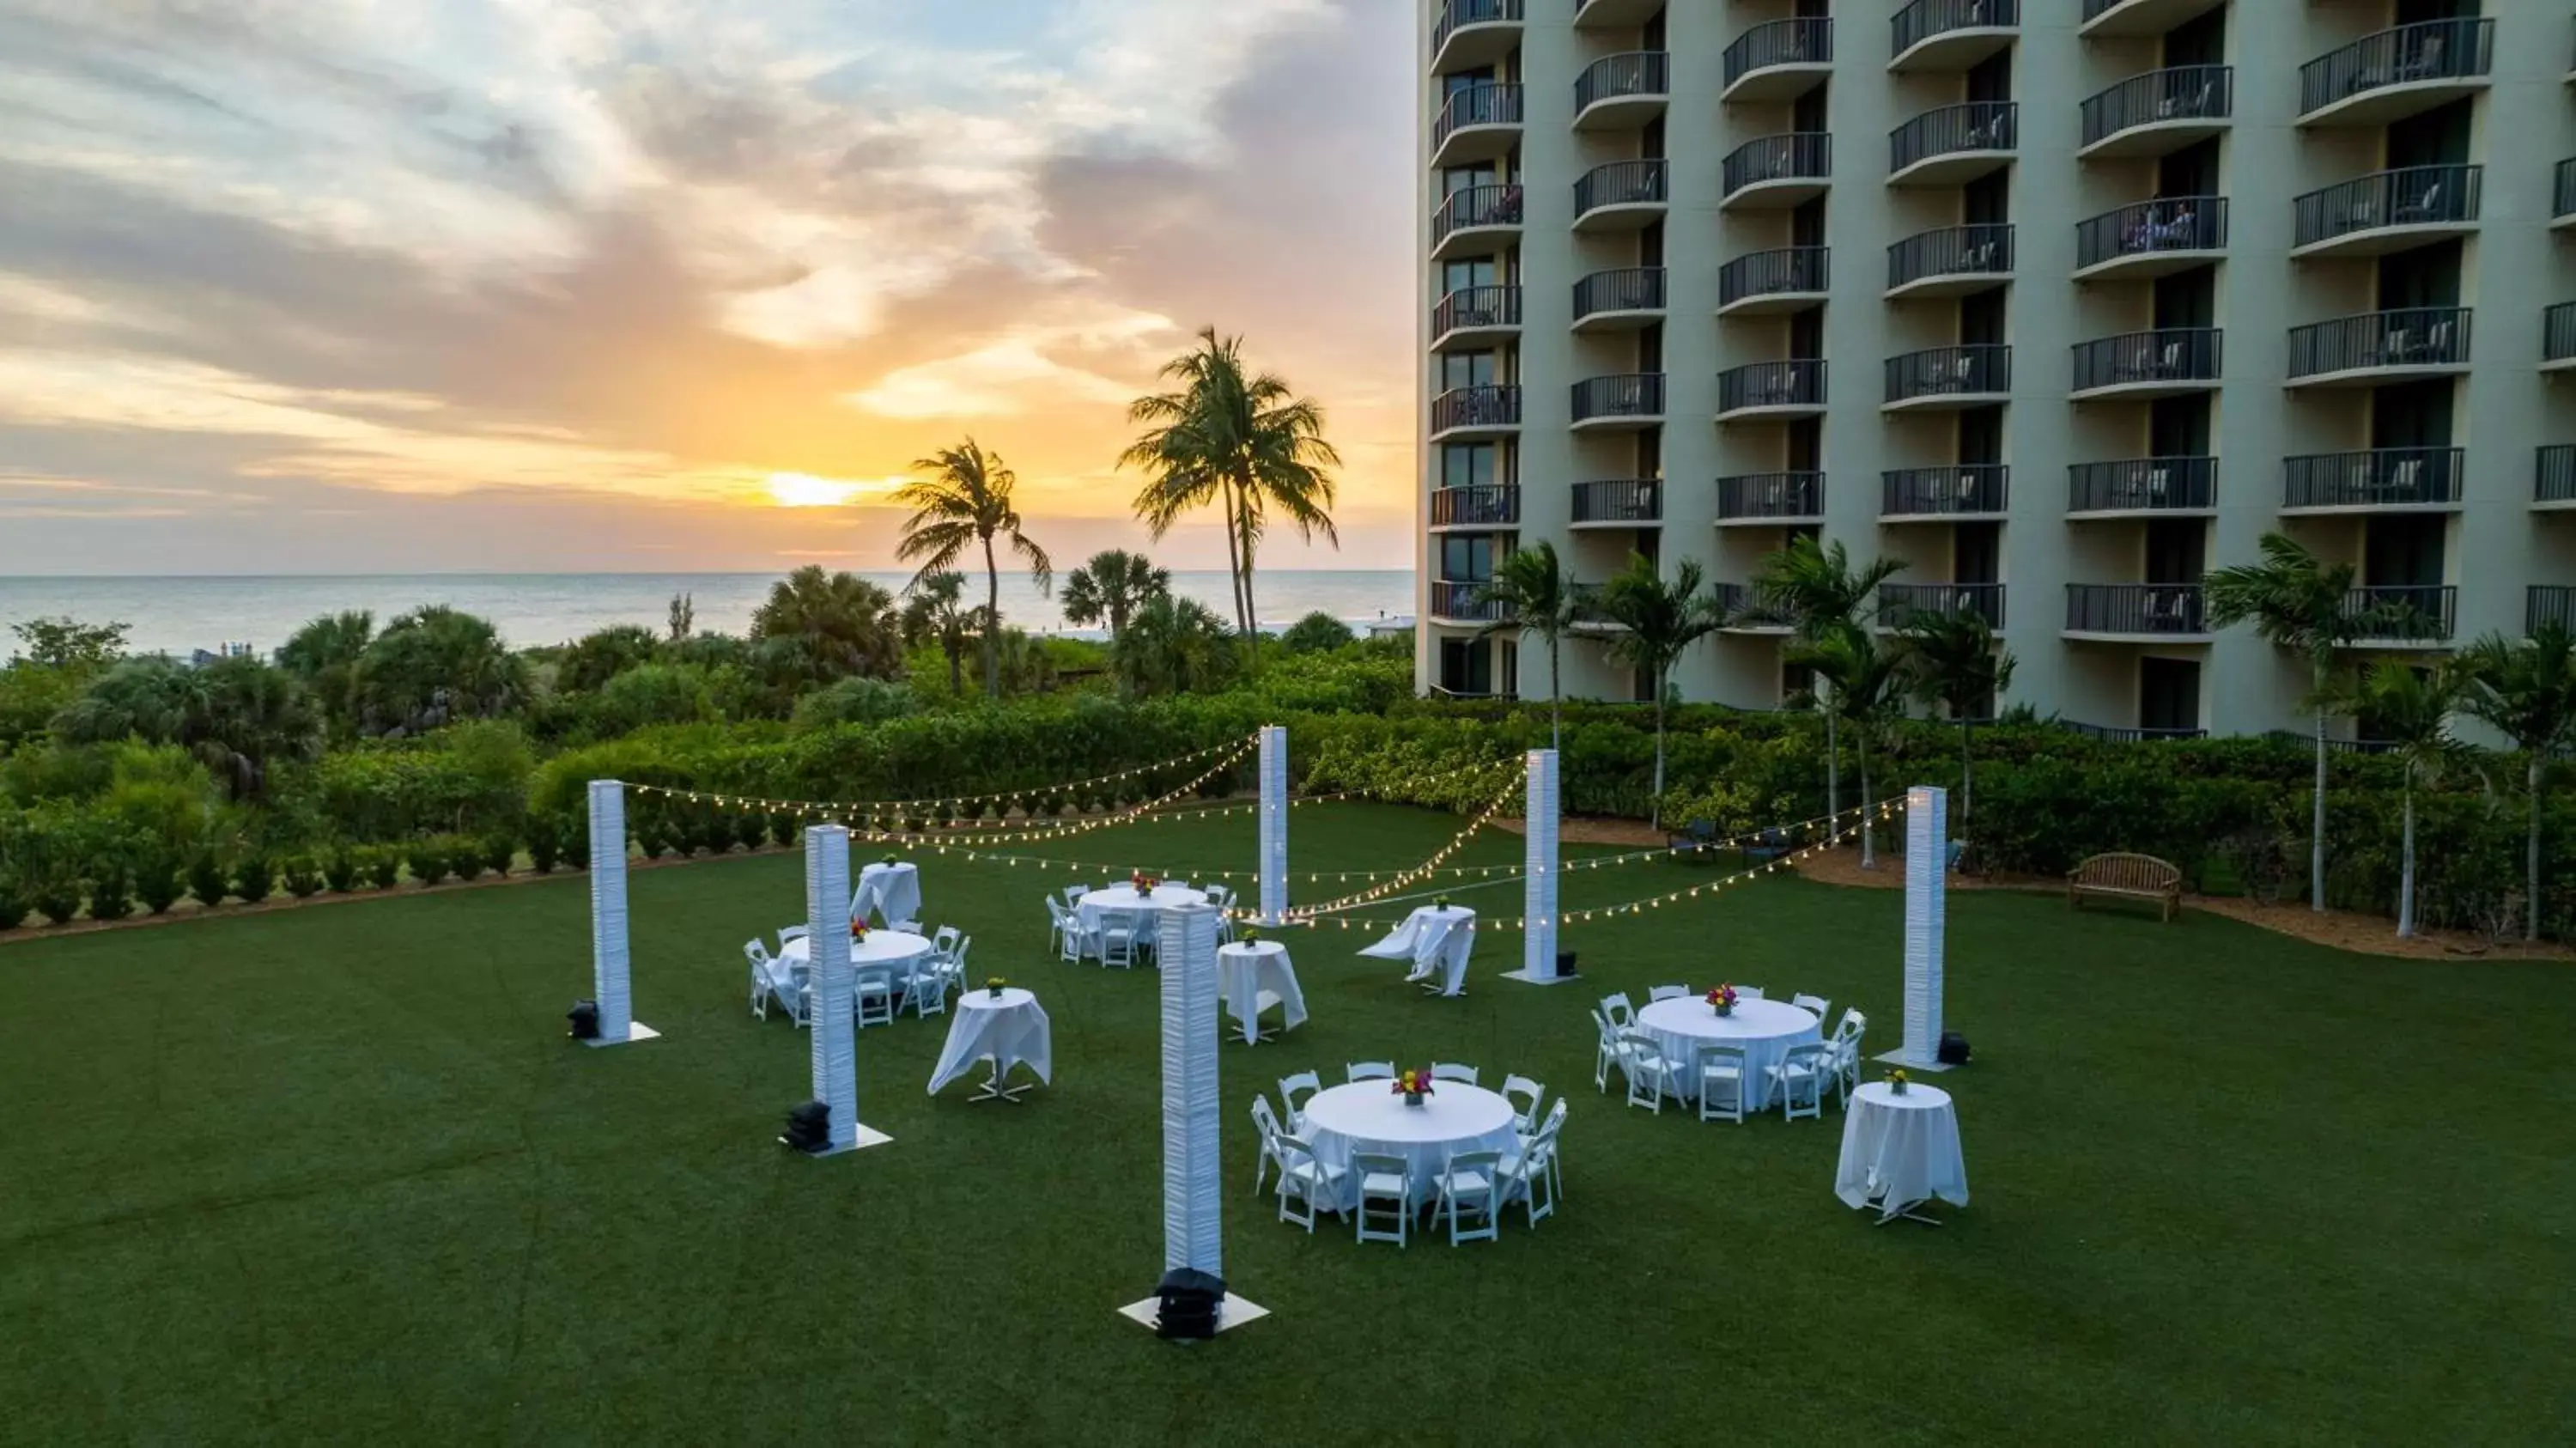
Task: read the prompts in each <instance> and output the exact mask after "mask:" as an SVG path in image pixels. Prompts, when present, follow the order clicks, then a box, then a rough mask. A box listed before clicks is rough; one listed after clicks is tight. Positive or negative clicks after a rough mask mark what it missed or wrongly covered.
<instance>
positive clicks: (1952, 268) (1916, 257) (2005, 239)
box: [1887, 222, 2013, 291]
mask: <svg viewBox="0 0 2576 1448" xmlns="http://www.w3.org/2000/svg"><path fill="white" fill-rule="evenodd" d="M2012 269H2013V229H2012V226H2011V225H2010V224H2009V223H2002V222H1986V223H1980V224H1978V225H1975V226H1945V227H1942V228H1941V229H1940V230H1938V231H1926V232H1922V233H1920V234H1918V235H1915V236H1909V237H1907V238H1905V239H1904V240H1903V241H1900V242H1897V243H1896V244H1894V245H1892V246H1890V247H1889V248H1888V249H1887V286H1888V290H1890V291H1894V290H1895V289H1897V288H1898V287H1902V286H1906V285H1908V284H1910V283H1913V282H1919V281H1921V280H1923V279H1924V278H1926V277H1940V276H1997V277H2009V276H2011V275H2012Z"/></svg>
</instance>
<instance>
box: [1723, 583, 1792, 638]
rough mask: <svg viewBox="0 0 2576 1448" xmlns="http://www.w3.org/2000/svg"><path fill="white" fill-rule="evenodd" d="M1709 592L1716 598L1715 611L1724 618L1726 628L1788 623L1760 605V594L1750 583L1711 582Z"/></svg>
mask: <svg viewBox="0 0 2576 1448" xmlns="http://www.w3.org/2000/svg"><path fill="white" fill-rule="evenodd" d="M1709 593H1710V594H1711V595H1712V596H1714V597H1715V599H1716V600H1717V611H1718V613H1719V614H1720V615H1721V616H1723V617H1724V618H1725V620H1726V623H1725V627H1727V628H1735V629H1748V628H1782V627H1785V626H1786V625H1787V623H1788V621H1787V620H1786V619H1783V618H1780V617H1778V616H1776V615H1774V614H1773V613H1772V611H1771V610H1769V609H1767V608H1765V607H1763V606H1762V596H1761V594H1759V593H1757V592H1756V591H1755V590H1754V587H1753V585H1752V584H1749V583H1712V584H1710V585H1709Z"/></svg>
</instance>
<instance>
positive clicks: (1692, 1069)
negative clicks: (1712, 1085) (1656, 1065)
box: [1637, 995, 1825, 1111]
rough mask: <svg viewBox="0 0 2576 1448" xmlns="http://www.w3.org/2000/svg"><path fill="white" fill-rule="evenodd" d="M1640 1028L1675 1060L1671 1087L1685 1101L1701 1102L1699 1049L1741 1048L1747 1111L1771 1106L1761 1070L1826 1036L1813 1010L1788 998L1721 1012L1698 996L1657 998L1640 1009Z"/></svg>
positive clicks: (1745, 1003) (1743, 1004)
mask: <svg viewBox="0 0 2576 1448" xmlns="http://www.w3.org/2000/svg"><path fill="white" fill-rule="evenodd" d="M1637 1029H1638V1030H1640V1031H1642V1032H1644V1033H1645V1034H1646V1035H1647V1036H1648V1037H1649V1038H1651V1039H1652V1040H1653V1041H1654V1043H1655V1047H1656V1049H1658V1050H1660V1051H1662V1052H1663V1053H1664V1059H1665V1060H1667V1061H1670V1062H1672V1063H1673V1090H1674V1092H1675V1093H1676V1094H1678V1095H1679V1096H1680V1097H1681V1098H1682V1099H1683V1100H1685V1101H1697V1100H1699V1048H1700V1047H1702V1046H1740V1047H1742V1048H1743V1050H1744V1074H1745V1081H1744V1092H1745V1095H1744V1107H1745V1109H1746V1110H1748V1111H1760V1110H1762V1109H1763V1108H1765V1107H1767V1106H1769V1105H1770V1104H1771V1081H1770V1078H1769V1077H1768V1076H1766V1075H1764V1074H1763V1073H1764V1072H1767V1071H1769V1070H1770V1069H1771V1068H1772V1067H1774V1066H1777V1065H1779V1064H1780V1063H1781V1062H1782V1061H1783V1060H1785V1059H1787V1057H1788V1055H1789V1048H1790V1047H1791V1046H1800V1045H1812V1044H1816V1043H1819V1042H1821V1041H1823V1040H1824V1038H1825V1035H1824V1029H1823V1022H1821V1021H1818V1020H1817V1019H1816V1015H1815V1012H1813V1011H1810V1010H1807V1009H1805V1008H1804V1007H1801V1006H1793V1005H1791V1004H1789V1003H1788V1002H1787V1001H1749V1000H1740V999H1739V1000H1738V1001H1736V1003H1735V1014H1733V1015H1731V1016H1721V1015H1719V1014H1718V1013H1717V1012H1716V1011H1713V1010H1711V1009H1709V1004H1708V1001H1707V999H1706V998H1705V997H1704V996H1698V995H1687V996H1676V997H1674V998H1673V999H1671V1000H1668V1001H1656V1002H1655V1003H1654V1004H1652V1005H1650V1006H1648V1007H1646V1008H1645V1009H1644V1010H1642V1011H1639V1012H1637Z"/></svg>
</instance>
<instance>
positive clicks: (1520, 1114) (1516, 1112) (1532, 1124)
mask: <svg viewBox="0 0 2576 1448" xmlns="http://www.w3.org/2000/svg"><path fill="white" fill-rule="evenodd" d="M1546 1096H1547V1088H1546V1087H1545V1086H1542V1085H1540V1084H1539V1083H1537V1082H1536V1081H1533V1080H1531V1079H1530V1078H1528V1077H1527V1076H1505V1077H1504V1078H1503V1099H1504V1100H1506V1101H1509V1102H1510V1103H1512V1129H1513V1130H1515V1131H1517V1132H1519V1133H1520V1134H1521V1135H1523V1136H1527V1135H1529V1134H1530V1133H1531V1132H1533V1131H1536V1130H1538V1104H1539V1102H1540V1101H1541V1100H1543V1099H1545V1097H1546ZM1524 1102H1526V1103H1527V1104H1526V1105H1524V1104H1523V1103H1524Z"/></svg>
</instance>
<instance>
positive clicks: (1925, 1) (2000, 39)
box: [1887, 0, 2021, 75]
mask: <svg viewBox="0 0 2576 1448" xmlns="http://www.w3.org/2000/svg"><path fill="white" fill-rule="evenodd" d="M2020 28H2021V0H1913V3H1912V4H1910V5H1907V6H1906V7H1905V8H1904V9H1902V10H1899V11H1897V12H1896V14H1895V16H1894V17H1893V18H1892V19H1890V20H1889V21H1888V29H1889V31H1890V32H1891V34H1890V35H1889V37H1888V50H1887V54H1888V62H1887V68H1888V69H1889V70H1893V71H1900V72H1908V73H1913V74H1922V75H1932V74H1946V73H1954V72H1957V71H1963V70H1966V69H1968V68H1969V67H1970V66H1973V65H1975V64H1976V63H1977V62H1978V61H1981V60H1983V59H1985V58H1986V57H1987V56H1990V55H1992V54H1994V53H1995V52H1996V51H1998V50H2001V49H2003V48H2004V47H2005V46H2007V45H2010V44H2012V43H2013V35H2014V33H2015V32H2016V31H2018V30H2019V29H2020Z"/></svg>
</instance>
